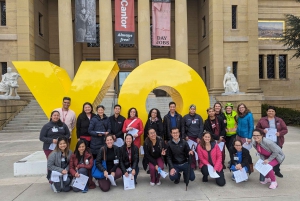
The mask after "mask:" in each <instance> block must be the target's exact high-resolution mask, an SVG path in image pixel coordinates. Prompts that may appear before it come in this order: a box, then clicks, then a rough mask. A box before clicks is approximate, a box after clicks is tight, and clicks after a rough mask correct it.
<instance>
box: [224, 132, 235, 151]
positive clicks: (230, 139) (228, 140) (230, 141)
mask: <svg viewBox="0 0 300 201" xmlns="http://www.w3.org/2000/svg"><path fill="white" fill-rule="evenodd" d="M235 136H236V135H231V136H226V137H225V145H226V148H227V150H228V152H229V149H230V147H232V146H233V141H234V140H235Z"/></svg>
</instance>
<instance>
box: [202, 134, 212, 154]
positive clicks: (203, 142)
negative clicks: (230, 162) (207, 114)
mask: <svg viewBox="0 0 300 201" xmlns="http://www.w3.org/2000/svg"><path fill="white" fill-rule="evenodd" d="M206 134H208V135H210V142H213V141H214V139H213V137H212V135H211V133H210V132H208V131H205V132H204V133H203V135H202V139H201V141H200V146H201V147H202V149H205V150H206V147H205V141H204V135H206Z"/></svg>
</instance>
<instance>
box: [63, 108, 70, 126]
mask: <svg viewBox="0 0 300 201" xmlns="http://www.w3.org/2000/svg"><path fill="white" fill-rule="evenodd" d="M61 112H62V116H63V122H64V123H65V121H66V117H67V115H68V112H69V110H68V111H67V113H66V115H64V110H63V109H61Z"/></svg>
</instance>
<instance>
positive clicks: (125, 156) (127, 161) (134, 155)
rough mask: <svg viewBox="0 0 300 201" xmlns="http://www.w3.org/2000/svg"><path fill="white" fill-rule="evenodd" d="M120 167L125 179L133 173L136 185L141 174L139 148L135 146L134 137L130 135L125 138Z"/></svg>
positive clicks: (121, 149)
mask: <svg viewBox="0 0 300 201" xmlns="http://www.w3.org/2000/svg"><path fill="white" fill-rule="evenodd" d="M120 151H121V153H120V155H121V156H120V166H121V170H122V172H123V174H124V175H125V177H128V176H129V174H130V173H131V174H132V176H134V181H135V184H137V182H136V178H137V175H138V174H139V166H138V165H139V148H137V146H135V145H134V144H133V137H132V135H130V134H126V136H125V144H124V145H123V146H122V147H121V148H120Z"/></svg>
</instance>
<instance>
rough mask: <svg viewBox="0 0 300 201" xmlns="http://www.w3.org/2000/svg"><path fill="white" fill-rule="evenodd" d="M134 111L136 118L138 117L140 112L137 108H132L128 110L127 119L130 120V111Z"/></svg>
mask: <svg viewBox="0 0 300 201" xmlns="http://www.w3.org/2000/svg"><path fill="white" fill-rule="evenodd" d="M133 109H134V110H135V117H138V111H137V110H136V108H135V107H132V108H130V109H129V110H128V115H127V119H130V111H131V110H133Z"/></svg>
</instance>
